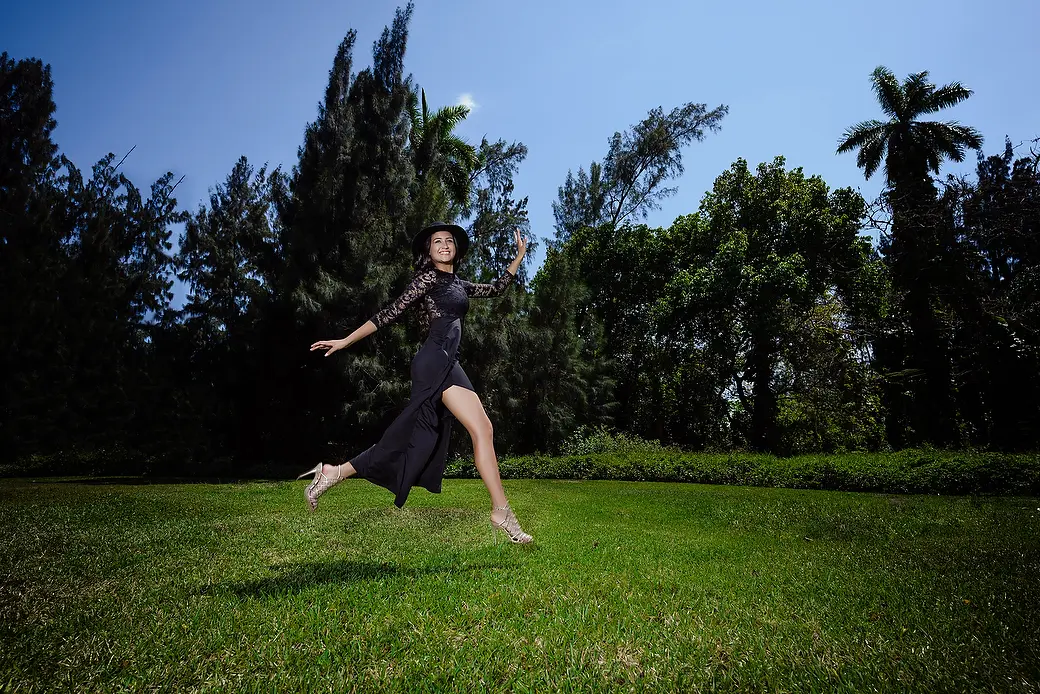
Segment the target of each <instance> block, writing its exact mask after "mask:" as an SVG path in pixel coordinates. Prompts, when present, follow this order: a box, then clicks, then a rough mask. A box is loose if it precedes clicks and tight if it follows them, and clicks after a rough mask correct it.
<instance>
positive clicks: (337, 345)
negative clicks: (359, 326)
mask: <svg viewBox="0 0 1040 694" xmlns="http://www.w3.org/2000/svg"><path fill="white" fill-rule="evenodd" d="M349 346H350V342H348V341H347V339H346V338H344V339H342V340H318V341H317V342H315V343H314V344H313V345H311V351H312V352H313V351H314V350H316V349H327V350H329V351H328V352H326V353H325V356H326V357H327V356H329V355H330V354H332V353H333V352H338V351H339V350H341V349H343V348H344V347H349Z"/></svg>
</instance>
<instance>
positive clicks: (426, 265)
mask: <svg viewBox="0 0 1040 694" xmlns="http://www.w3.org/2000/svg"><path fill="white" fill-rule="evenodd" d="M431 240H432V237H428V238H427V239H426V243H425V244H424V245H423V253H422V254H421V255H418V256H416V257H415V274H417V275H418V274H419V273H420V272H426V271H427V270H431V269H433V258H431V257H430V241H431Z"/></svg>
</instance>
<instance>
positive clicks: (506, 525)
mask: <svg viewBox="0 0 1040 694" xmlns="http://www.w3.org/2000/svg"><path fill="white" fill-rule="evenodd" d="M491 508H492V510H493V511H505V512H506V517H505V518H503V519H502V521H501V522H498V521H495V519H494V518H492V519H491V527H492V532H494V528H498V529H499V530H501V531H502V532H504V533H505V534H506V535H508V536H509V539H510V540H511V541H512V542H513V543H515V544H518V545H526V544H530V543H532V542H534V538H533V537H531V536H530V535H528V534H527V533H525V532H524V529H523V528H521V527H520V521H518V520H517V519H516V514H514V513H513V509H511V508H509V505H508V504H507V505H505V506H492V507H491ZM495 540H496V544H497V540H498V534H497V533H495Z"/></svg>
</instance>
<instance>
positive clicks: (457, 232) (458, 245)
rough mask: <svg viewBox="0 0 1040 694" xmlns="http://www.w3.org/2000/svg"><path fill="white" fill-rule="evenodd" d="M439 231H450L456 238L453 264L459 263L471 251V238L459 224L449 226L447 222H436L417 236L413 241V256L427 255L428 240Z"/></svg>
mask: <svg viewBox="0 0 1040 694" xmlns="http://www.w3.org/2000/svg"><path fill="white" fill-rule="evenodd" d="M438 231H450V232H451V235H452V236H454V237H455V258H454V259H453V260H452V261H451V262H452V263H453V264H456V263H458V262H459V260H461V259H462V256H464V255H466V251H468V250H469V236H467V235H466V230H465V229H463V228H462V227H460V226H459V225H458V224H448V223H447V222H434V223H433V224H431V225H429V226H428V227H426V228H425V229H423V230H422V231H420V232H419V233H418V234H416V235H415V238H413V239H412V255H414V256H415V257H416V258H421V257H422V256H423V255H424V254H425V253H426V241H427V239H429V238H430V237H431V236H433V234H434V233H435V232H438Z"/></svg>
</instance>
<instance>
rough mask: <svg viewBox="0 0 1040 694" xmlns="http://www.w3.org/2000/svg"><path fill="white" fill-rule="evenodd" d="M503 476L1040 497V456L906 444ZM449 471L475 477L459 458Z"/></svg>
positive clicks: (510, 462)
mask: <svg viewBox="0 0 1040 694" xmlns="http://www.w3.org/2000/svg"><path fill="white" fill-rule="evenodd" d="M499 468H500V470H501V473H502V477H503V478H505V479H519V478H529V479H574V480H632V481H656V482H697V483H702V484H731V485H746V486H756V487H790V488H793V489H837V490H847V491H869V492H885V493H908V494H1022V495H1040V454H1036V453H1028V454H1027V453H1017V454H1011V453H976V452H961V451H936V450H905V451H898V452H893V453H841V454H833V455H803V456H796V457H792V458H778V457H776V456H772V455H766V454H754V453H723V454H711V453H686V452H681V451H669V450H659V451H628V452H615V453H597V454H591V455H571V456H562V457H549V456H524V457H516V458H503V459H501V460H500V461H499ZM445 475H446V476H448V477H469V478H472V477H477V476H478V475H477V471H476V468H475V467H474V466H473V463H472V461H467V460H461V459H456V460H454V461H451V463H449V465H448V468H447V470H446V472H445Z"/></svg>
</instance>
